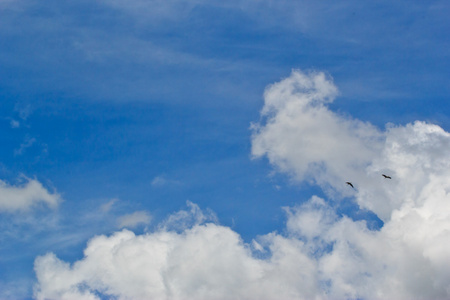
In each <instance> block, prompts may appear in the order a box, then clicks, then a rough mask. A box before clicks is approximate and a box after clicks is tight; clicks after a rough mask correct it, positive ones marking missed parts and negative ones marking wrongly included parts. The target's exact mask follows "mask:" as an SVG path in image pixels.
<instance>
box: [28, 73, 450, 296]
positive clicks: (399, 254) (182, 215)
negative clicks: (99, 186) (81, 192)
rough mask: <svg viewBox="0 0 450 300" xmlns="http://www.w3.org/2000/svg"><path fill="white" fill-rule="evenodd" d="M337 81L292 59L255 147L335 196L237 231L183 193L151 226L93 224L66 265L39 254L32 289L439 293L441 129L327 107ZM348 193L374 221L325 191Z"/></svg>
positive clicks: (448, 264)
mask: <svg viewBox="0 0 450 300" xmlns="http://www.w3.org/2000/svg"><path fill="white" fill-rule="evenodd" d="M336 93H337V89H336V87H335V86H334V84H333V83H332V81H331V79H330V78H327V77H326V76H325V75H324V74H322V73H317V72H311V73H302V72H300V71H294V72H293V73H292V75H291V76H290V77H289V78H287V79H285V80H282V81H281V82H279V83H276V84H274V85H272V86H270V87H268V88H267V90H266V92H265V101H266V103H265V106H264V108H263V110H262V115H263V120H262V121H261V123H260V124H257V125H254V134H253V138H252V141H253V149H252V151H253V155H255V156H264V155H265V156H267V157H268V159H269V161H270V162H271V163H272V164H273V165H274V166H275V167H276V168H278V170H280V171H282V172H288V173H289V174H291V175H292V176H293V177H294V178H296V179H297V180H305V179H307V178H311V179H312V182H314V183H317V184H319V185H320V186H322V187H323V188H325V189H327V190H328V194H329V195H332V196H333V197H330V199H321V198H319V197H316V196H314V197H312V198H311V199H310V200H309V201H307V202H305V203H303V204H301V205H298V206H295V207H290V208H285V211H286V215H287V221H286V230H285V231H284V232H283V233H282V234H280V233H275V232H273V233H269V234H267V235H264V236H260V237H257V238H255V240H254V241H252V243H251V244H245V243H244V242H243V241H242V240H241V238H240V236H239V235H238V233H236V232H234V231H233V230H231V229H230V228H228V227H225V226H221V225H218V223H217V220H216V218H215V217H214V215H213V214H212V213H204V212H202V211H201V210H200V209H199V208H198V206H196V205H195V204H193V203H190V202H188V206H189V207H190V210H189V211H181V212H178V213H176V214H174V215H172V216H170V217H169V218H168V219H167V221H166V222H164V223H163V224H161V226H159V227H158V229H157V230H156V231H155V232H149V233H147V234H143V235H135V234H134V233H132V232H130V231H128V230H123V231H120V232H117V233H115V234H113V235H111V236H108V237H107V236H97V237H94V238H93V239H91V241H90V242H89V243H88V245H87V247H86V249H85V252H84V258H82V259H81V260H79V261H77V262H75V263H74V264H72V265H70V264H68V263H66V262H63V261H61V260H60V259H58V258H57V257H56V256H55V255H54V254H52V253H49V254H47V255H44V256H41V257H38V258H37V259H36V261H35V271H36V276H37V285H36V288H35V296H36V298H37V299H74V298H76V299H99V297H100V295H103V296H111V297H117V298H118V299H173V300H177V299H187V300H189V299H400V300H401V299H449V298H450V251H448V249H450V195H449V192H450V179H449V178H450V168H449V164H450V147H449V144H450V134H449V133H447V132H445V131H444V130H443V129H442V128H440V127H438V126H436V125H432V124H427V123H424V122H415V123H414V124H407V125H405V126H393V125H389V126H388V127H387V129H386V130H385V131H380V130H377V129H376V128H374V127H373V126H371V125H370V124H367V123H364V122H361V121H358V120H353V119H350V118H349V117H346V116H342V115H338V114H336V113H334V112H332V111H330V110H329V109H328V108H327V106H326V104H327V103H329V102H330V101H333V99H334V97H335V95H336ZM382 173H385V174H389V175H391V176H392V179H384V178H383V177H382V176H381V174H382ZM346 180H352V181H353V182H354V184H355V187H356V189H355V190H352V189H351V188H349V187H347V186H346V185H345V181H346ZM349 190H350V191H351V192H348V191H349ZM348 195H352V196H354V198H355V199H356V201H357V202H358V203H359V204H360V206H362V207H365V208H368V209H371V210H372V211H373V212H374V213H376V214H377V215H378V216H379V217H380V218H382V219H383V221H384V226H383V227H382V228H381V229H380V230H376V231H374V230H369V229H368V228H367V226H366V223H365V221H354V220H352V219H350V218H348V217H346V216H340V215H339V214H338V213H337V212H336V211H335V208H334V207H335V205H334V204H332V202H333V201H340V200H339V199H340V198H341V197H346V196H348Z"/></svg>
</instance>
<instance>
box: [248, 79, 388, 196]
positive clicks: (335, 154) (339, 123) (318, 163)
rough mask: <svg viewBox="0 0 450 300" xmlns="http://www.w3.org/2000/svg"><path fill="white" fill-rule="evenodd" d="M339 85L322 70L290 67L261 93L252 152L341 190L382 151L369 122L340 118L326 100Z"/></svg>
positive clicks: (297, 174)
mask: <svg viewBox="0 0 450 300" xmlns="http://www.w3.org/2000/svg"><path fill="white" fill-rule="evenodd" d="M337 93H338V92H337V88H336V87H335V86H334V84H333V82H332V81H331V79H330V78H327V76H326V75H325V74H324V73H318V72H311V73H308V74H307V73H302V72H300V71H293V72H292V75H291V76H290V77H288V78H286V79H284V80H282V81H281V82H278V83H276V84H273V85H271V86H269V87H268V88H267V89H266V91H265V93H264V98H265V105H264V107H263V109H262V112H261V115H262V117H263V121H262V123H259V124H254V125H253V130H254V132H253V137H252V154H253V155H254V156H255V157H260V156H263V155H266V156H267V158H268V159H269V161H270V162H271V163H272V164H274V165H275V166H277V167H278V168H279V169H280V170H281V171H283V172H288V173H290V174H292V175H293V176H294V177H295V178H296V179H298V180H304V179H308V178H311V179H312V180H314V181H315V182H317V183H319V184H321V185H323V186H325V185H331V186H332V187H334V189H336V190H338V191H339V192H341V193H344V192H345V191H348V189H347V187H346V186H343V185H342V181H343V180H344V182H345V181H347V180H353V179H357V178H360V177H361V176H362V174H363V172H364V168H365V167H366V166H367V165H368V164H370V162H371V160H372V159H373V157H374V156H376V155H377V153H378V152H379V151H380V148H381V143H380V139H382V134H381V133H380V132H378V130H377V129H376V128H375V127H373V126H372V125H370V124H368V123H364V122H361V121H359V120H352V119H348V118H344V117H343V116H340V115H337V114H336V113H334V112H332V111H330V110H329V109H328V108H327V106H326V104H327V103H330V102H332V101H333V100H334V98H335V96H336V95H337Z"/></svg>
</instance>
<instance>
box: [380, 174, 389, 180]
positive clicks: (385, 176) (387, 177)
mask: <svg viewBox="0 0 450 300" xmlns="http://www.w3.org/2000/svg"><path fill="white" fill-rule="evenodd" d="M381 176H383V177H384V178H386V179H392V178H391V176H387V175H384V174H381Z"/></svg>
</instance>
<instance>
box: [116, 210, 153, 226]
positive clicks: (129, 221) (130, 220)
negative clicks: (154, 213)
mask: <svg viewBox="0 0 450 300" xmlns="http://www.w3.org/2000/svg"><path fill="white" fill-rule="evenodd" d="M151 219H152V217H151V215H150V214H149V213H148V212H146V211H135V212H134V213H132V214H127V215H123V216H121V217H119V219H118V223H119V228H124V227H127V228H134V227H136V226H138V225H141V224H144V225H146V224H149V223H150V221H151Z"/></svg>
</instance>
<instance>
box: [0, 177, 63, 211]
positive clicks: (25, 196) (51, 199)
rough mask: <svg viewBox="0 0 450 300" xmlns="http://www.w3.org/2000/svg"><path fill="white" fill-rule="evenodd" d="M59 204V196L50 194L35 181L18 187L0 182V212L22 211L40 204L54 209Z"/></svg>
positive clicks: (32, 180) (30, 180)
mask: <svg viewBox="0 0 450 300" xmlns="http://www.w3.org/2000/svg"><path fill="white" fill-rule="evenodd" d="M59 202H60V196H59V194H57V193H50V192H49V191H48V190H47V189H46V188H45V187H43V186H42V184H41V183H40V182H39V181H37V180H35V179H29V180H28V181H27V182H26V183H25V184H23V185H20V186H12V185H9V184H8V183H6V182H4V181H2V180H0V212H1V211H6V212H14V211H24V210H27V209H29V208H30V207H32V206H36V205H38V204H41V203H42V204H46V205H47V206H49V207H51V208H55V207H56V206H57V205H58V203H59Z"/></svg>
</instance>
